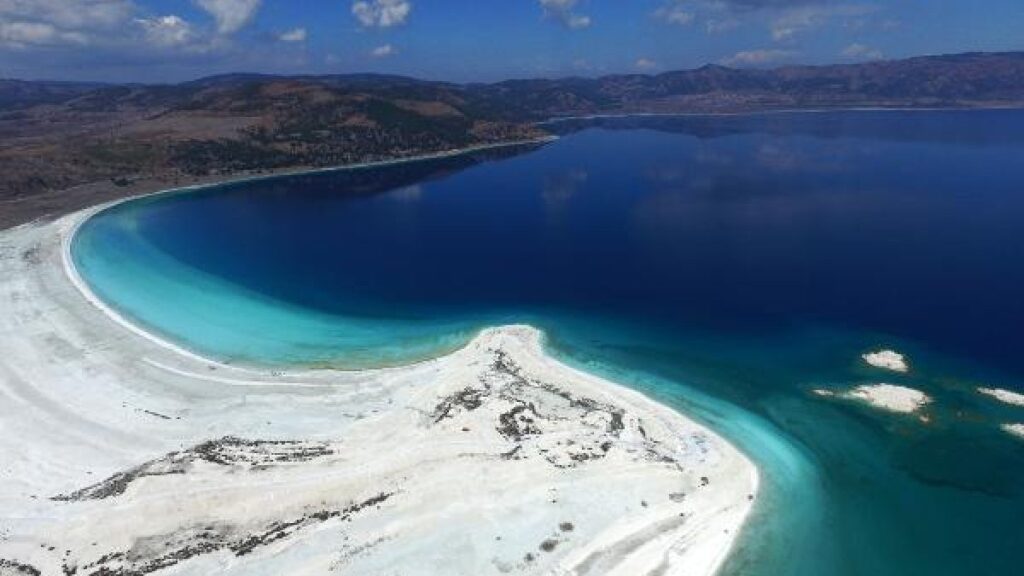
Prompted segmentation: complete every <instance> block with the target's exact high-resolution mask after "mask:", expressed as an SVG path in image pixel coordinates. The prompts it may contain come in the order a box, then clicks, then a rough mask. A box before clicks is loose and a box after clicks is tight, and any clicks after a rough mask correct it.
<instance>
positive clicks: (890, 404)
mask: <svg viewBox="0 0 1024 576" xmlns="http://www.w3.org/2000/svg"><path fill="white" fill-rule="evenodd" d="M813 392H814V393H815V394H817V395H818V396H823V397H826V398H841V399H846V400H857V401H861V402H864V403H866V404H868V405H870V406H872V407H874V408H880V409H882V410H888V411H889V412H897V413H900V414H913V413H915V412H918V411H920V410H921V409H923V408H924V407H926V406H927V405H928V404H930V403H931V402H932V398H931V397H930V396H928V395H927V394H925V393H924V392H922V391H920V390H915V389H913V388H907V387H906V386H897V385H894V384H865V385H862V386H857V387H856V388H854V389H852V390H848V391H846V392H835V391H832V390H826V389H823V388H818V389H816V390H814V391H813Z"/></svg>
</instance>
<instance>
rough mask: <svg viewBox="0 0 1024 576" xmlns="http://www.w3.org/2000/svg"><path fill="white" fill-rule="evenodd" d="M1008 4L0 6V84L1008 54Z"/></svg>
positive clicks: (401, 0)
mask: <svg viewBox="0 0 1024 576" xmlns="http://www.w3.org/2000/svg"><path fill="white" fill-rule="evenodd" d="M1022 31H1024V0H984V1H982V0H874V1H863V2H862V1H859V0H848V1H847V0H837V1H833V0H355V1H353V0H0V77H16V78H29V79H35V78H55V79H87V80H107V81H143V82H173V81H180V80H185V79H191V78H196V77H200V76H204V75H208V74H215V73H223V72H237V71H248V72H271V73H349V72H386V73H398V74H407V75H412V76H418V77H425V78H436V79H445V80H455V81H492V80H500V79H504V78H512V77H537V76H565V75H583V76H595V75H600V74H609V73H623V72H647V73H655V72H658V71H664V70H671V69H679V68H691V67H697V66H700V65H703V64H706V63H719V64H726V65H731V66H738V67H757V66H762V67H763V66H779V65H784V64H795V63H800V64H804V63H807V64H819V63H833V62H858V61H866V60H872V59H879V58H900V57H904V56H912V55H919V54H938V53H950V52H965V51H974V50H1017V49H1024V32H1022Z"/></svg>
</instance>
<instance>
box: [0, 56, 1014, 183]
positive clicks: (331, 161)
mask: <svg viewBox="0 0 1024 576" xmlns="http://www.w3.org/2000/svg"><path fill="white" fill-rule="evenodd" d="M861 106H880V107H982V106H1024V52H1010V53H970V54H956V55H946V56H924V57H918V58H910V59H906V60H893V61H878V62H869V63H862V64H849V65H834V66H788V67H783V68H776V69H771V70H750V69H735V68H729V67H725V66H714V65H708V66H703V67H701V68H697V69H694V70H681V71H675V72H666V73H663V74H657V75H642V74H623V75H613V76H603V77H600V78H560V79H532V80H508V81H505V82H497V83H492V84H454V83H449V82H437V81H429V80H418V79H415V78H408V77H403V76H392V75H379V74H347V75H327V76H310V75H299V76H274V75H263V74H227V75H220V76H212V77H208V78H201V79H198V80H194V81H191V82H184V83H181V84H173V85H170V84H168V85H142V84H124V85H104V84H89V83H74V82H25V81H18V80H0V174H2V176H0V198H2V197H11V196H31V195H34V194H38V193H40V192H44V191H48V190H51V191H52V190H61V189H64V188H67V187H69V186H74V185H77V184H83V183H87V182H96V181H99V180H109V181H116V182H119V183H123V182H131V181H135V180H138V179H143V178H157V179H164V180H167V179H172V180H173V181H180V180H182V179H192V178H196V177H204V176H206V177H208V176H211V175H221V176H222V175H227V174H236V173H251V172H259V171H266V170H278V169H286V168H287V169H290V168H297V167H318V166H331V165H339V164H346V163H351V162H361V161H368V160H378V159H383V158H394V157H400V156H409V155H414V154H422V153H426V152H433V151H438V150H448V149H452V148H460V147H466V146H472V145H479V144H489V143H495V142H502V141H509V140H522V139H530V138H536V137H538V136H542V135H544V133H545V131H544V129H543V127H542V125H538V124H537V123H538V122H539V121H543V120H547V119H550V118H553V117H562V116H577V115H594V114H621V113H638V112H661V113H677V112H742V111H754V110H773V109H787V108H794V109H798V108H844V107H861Z"/></svg>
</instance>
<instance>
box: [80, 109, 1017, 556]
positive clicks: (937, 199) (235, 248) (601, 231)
mask: <svg viewBox="0 0 1024 576" xmlns="http://www.w3.org/2000/svg"><path fill="white" fill-rule="evenodd" d="M549 127H550V128H551V129H552V130H555V131H557V132H559V133H560V134H561V136H562V137H561V138H560V139H559V140H557V141H555V142H553V143H550V144H545V145H536V146H522V147H513V148H507V149H502V150H491V151H486V152H476V153H471V154H466V155H463V156H457V157H450V158H441V159H434V160H423V161H416V162H406V163H398V164H393V165H389V166H380V167H366V168H358V169H352V170H338V171H330V172H323V173H317V174H306V175H298V176H289V177H274V178H267V179H256V180H250V181H247V182H241V183H234V184H225V185H219V186H213V187H208V188H203V189H199V190H193V191H182V192H176V193H171V194H165V195H158V196H152V197H147V198H143V199H139V200H134V201H130V202H126V203H122V204H119V205H116V206H114V207H113V208H110V209H107V210H105V211H103V212H101V213H100V214H99V215H97V216H95V217H93V218H92V219H90V220H89V221H87V222H86V223H85V224H83V226H82V227H81V229H80V230H79V233H78V234H77V235H76V237H75V240H74V243H73V246H72V248H73V257H74V259H75V262H76V264H77V266H78V268H79V270H80V272H81V274H82V275H83V277H84V279H85V280H86V281H87V282H88V283H89V284H90V286H91V287H92V288H93V290H94V291H95V292H96V293H97V295H98V296H100V297H101V298H102V299H104V300H105V301H106V302H107V303H109V304H110V305H112V306H114V307H115V308H117V309H118V310H119V311H121V312H122V313H124V314H125V315H126V316H128V317H130V318H132V319H134V320H135V321H136V322H138V323H139V324H141V325H143V326H145V327H146V328H147V329H149V330H152V331H153V332H156V333H159V334H161V335H163V336H164V337H166V338H168V339H170V340H172V341H174V342H176V343H179V344H181V345H183V346H185V347H187V348H190V349H192V350H195V351H197V352H200V353H202V354H205V355H208V356H211V357H215V358H218V359H221V360H224V361H228V362H236V363H245V364H260V365H296V364H298V365H305V366H332V367H346V368H353V367H364V366H376V365H388V364H396V363H402V362H408V361H411V360H415V359H420V358H425V357H430V356H434V355H438V354H441V353H444V352H445V351H448V350H452V349H454V348H456V347H458V346H460V345H461V344H462V343H464V342H465V341H466V340H467V339H468V338H470V337H472V335H473V333H474V332H475V331H476V330H478V329H479V328H480V327H482V326H486V325H491V324H501V323H511V322H528V323H531V324H534V325H537V326H539V327H541V328H543V329H544V330H545V332H546V333H547V335H548V347H549V349H550V351H551V353H553V354H555V355H557V356H559V357H560V358H563V359H564V360H566V361H567V362H570V363H572V364H575V365H577V366H580V367H583V368H584V369H587V370H590V371H592V372H596V373H599V374H602V375H605V376H608V377H610V378H613V379H615V380H617V381H620V382H623V383H624V384H627V385H630V386H632V387H635V388H638V389H640V390H643V391H645V392H647V393H648V394H650V395H652V396H654V397H656V398H657V399H659V400H661V401H663V402H665V403H667V404H670V405H672V406H674V407H677V408H679V409H680V410H682V411H683V412H685V413H686V414H688V415H691V416H692V417H694V418H697V419H699V420H701V421H703V422H705V423H707V424H709V425H710V426H712V427H713V428H714V429H715V430H717V431H719V432H720V433H722V434H723V435H725V436H726V437H727V438H728V439H729V440H730V441H732V442H734V443H735V444H736V445H737V446H739V447H740V448H742V449H743V450H745V451H746V452H747V453H748V454H749V455H750V456H751V458H752V459H753V460H755V461H756V462H757V463H758V465H759V466H760V468H761V469H762V472H763V476H764V487H763V496H762V498H760V499H759V502H758V507H757V509H756V511H755V514H754V517H753V518H752V519H751V520H750V523H749V525H748V527H747V528H746V530H745V533H744V536H743V538H742V539H741V541H740V544H739V549H738V550H737V552H736V553H735V554H734V556H733V558H732V559H731V560H730V561H729V563H728V564H727V566H726V568H725V573H726V574H744V575H747V574H750V575H777V574H800V575H805V574H806V575H821V574H835V575H854V574H872V575H888V574H892V575H906V574H931V575H942V574H950V575H952V574H1009V573H1014V572H1016V571H1018V570H1019V568H1018V564H1019V562H1018V560H1017V555H1018V553H1019V549H1020V546H1021V544H1024V525H1021V523H1020V518H1021V517H1022V516H1024V442H1021V441H1020V440H1017V439H1014V438H1012V437H1010V436H1009V435H1008V434H1006V433H1004V432H1002V431H1001V430H999V428H998V426H999V425H1000V424H1001V423H1005V422H1024V409H1019V408H1013V407H1010V406H1006V405H999V404H997V403H995V402H993V401H991V400H989V399H985V398H983V397H980V396H979V395H978V394H977V393H976V392H975V388H976V387H977V386H979V385H986V386H997V387H1002V388H1008V389H1013V390H1018V391H1022V390H1024V338H1021V337H1020V328H1021V326H1024V297H1022V294H1024V111H941V112H940V111H935V112H929V111H917V112H886V111H849V112H821V113H775V114H757V115H747V116H692V117H634V118H605V119H591V120H586V121H582V120H580V121H565V122H557V123H553V124H551V125H550V126H549ZM881 347H891V348H894V349H896V350H899V351H901V352H904V353H906V354H907V355H908V357H909V359H910V362H911V365H912V370H911V372H910V373H909V374H907V375H898V374H897V375H894V374H891V373H884V372H880V371H878V370H877V369H872V368H870V367H868V366H866V365H864V364H863V363H862V362H861V361H860V355H861V354H863V353H864V352H867V351H870V350H874V349H878V348H881ZM876 382H889V383H893V384H903V385H906V386H911V387H914V388H918V389H921V390H923V391H925V392H927V393H928V394H929V395H931V396H933V397H934V398H935V404H934V406H933V407H932V408H930V409H929V411H928V416H929V418H930V420H929V422H927V423H924V422H921V421H919V420H918V419H917V418H914V417H907V416H900V415H892V414H888V413H882V412H879V411H876V410H873V409H870V408H867V407H864V406H859V405H856V404H850V403H842V402H837V401H834V400H828V399H823V398H820V397H817V396H815V395H813V394H811V392H810V391H811V390H812V389H814V388H818V387H826V388H837V389H838V388H847V387H851V386H855V385H858V384H866V383H876Z"/></svg>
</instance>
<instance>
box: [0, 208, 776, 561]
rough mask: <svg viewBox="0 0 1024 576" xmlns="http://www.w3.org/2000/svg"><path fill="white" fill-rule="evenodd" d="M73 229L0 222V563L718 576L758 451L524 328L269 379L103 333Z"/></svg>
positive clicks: (122, 334) (748, 495)
mask: <svg viewBox="0 0 1024 576" xmlns="http://www.w3.org/2000/svg"><path fill="white" fill-rule="evenodd" d="M82 217H83V215H82V214H81V213H79V214H75V215H71V216H69V217H66V218H62V219H60V220H57V221H56V222H53V223H49V224H32V225H26V226H22V227H19V228H15V229H12V230H8V231H5V232H0V350H2V352H3V353H2V355H0V453H2V454H4V461H3V463H2V464H0V573H6V572H4V571H5V570H7V571H10V570H14V571H15V572H14V573H24V574H32V573H42V574H61V573H68V574H69V573H75V574H80V575H81V574H123V575H139V574H160V573H165V572H166V573H171V572H173V573H174V574H196V575H200V574H202V575H207V574H237V575H246V576H250V575H261V574H267V575H271V574H273V575H276V574H328V573H330V574H334V573H337V574H359V575H374V574H406V575H408V574H472V575H483V574H507V573H512V574H601V575H605V574H622V575H630V576H632V575H635V574H646V573H658V574H683V573H685V574H694V575H702V574H703V575H708V574H712V573H713V572H715V570H716V569H717V567H718V566H719V564H720V563H721V561H722V559H723V558H724V557H725V555H726V554H727V552H728V551H729V549H730V547H731V545H732V542H733V540H734V538H735V537H736V535H737V533H738V532H739V530H740V528H741V525H742V523H743V521H744V519H745V517H746V516H747V514H748V512H749V510H750V507H751V506H752V502H753V499H754V495H755V494H756V490H757V471H756V468H755V467H754V466H753V465H752V464H751V462H750V461H749V460H748V459H747V458H745V457H744V456H743V455H742V454H740V453H739V452H738V451H737V450H735V449H734V448H733V447H732V446H730V445H729V444H727V443H726V442H724V441H723V440H722V439H721V438H719V437H718V436H716V435H715V434H714V433H712V432H711V431H709V430H707V429H705V428H703V427H701V426H699V425H697V424H696V423H694V422H692V421H690V420H688V419H686V418H685V417H683V416H682V415H680V414H678V413H676V412H674V411H672V410H669V409H668V408H666V407H664V406H661V405H660V404H657V403H655V402H653V401H651V400H649V399H647V398H646V397H644V396H643V395H641V394H639V393H636V392H634V391H631V390H629V389H626V388H623V387H619V386H617V385H615V384H612V383H610V382H608V381H605V380H602V379H599V378H596V377H594V376H591V375H588V374H586V373H583V372H580V371H577V370H575V369H572V368H570V367H568V366H565V365H563V364H561V363H559V362H557V361H555V360H554V359H552V358H550V357H548V356H547V355H545V354H544V353H543V349H542V342H541V335H540V334H539V333H538V332H537V331H536V330H534V329H532V328H529V327H526V326H508V327H502V328H496V329H489V330H485V331H483V332H482V333H481V334H480V335H479V336H478V337H477V338H475V339H474V340H473V341H472V342H470V343H469V344H468V345H467V346H466V347H465V348H463V349H461V350H459V351H457V352H455V353H453V354H451V355H448V356H445V357H442V358H439V359H436V360H432V361H428V362H422V363H418V364H414V365H410V366H406V367H402V368H389V369H381V370H368V371H359V372H336V371H326V370H320V371H309V370H306V371H295V372H288V371H285V372H280V371H276V372H273V373H271V372H270V371H262V370H258V369H252V368H248V369H245V368H239V367H232V366H228V365H223V364H217V363H214V362H210V361H207V360H203V359H202V358H199V357H197V356H194V355H191V356H190V355H184V354H179V353H178V352H176V351H175V350H172V349H169V348H167V347H165V346H162V345H161V344H160V342H159V341H157V340H156V339H153V338H145V337H142V335H140V334H139V333H136V332H133V331H131V330H128V329H126V328H125V326H123V325H121V324H118V323H117V322H113V321H111V319H110V318H109V317H108V316H107V315H106V314H105V313H104V311H102V310H101V309H99V308H97V307H96V306H94V305H92V304H90V302H89V301H87V300H86V299H85V298H83V297H82V294H81V293H80V292H79V291H78V289H77V288H76V287H75V285H74V284H73V283H72V282H71V281H70V279H69V277H68V276H67V274H66V273H65V270H64V268H63V249H62V237H64V236H66V235H67V234H68V233H69V232H70V231H71V230H73V229H74V226H75V225H76V223H77V222H78V221H79V220H80V219H81V218H82Z"/></svg>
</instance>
